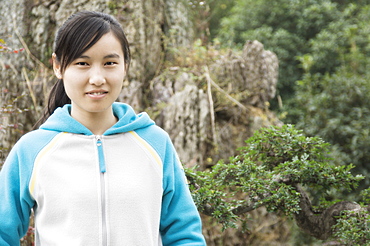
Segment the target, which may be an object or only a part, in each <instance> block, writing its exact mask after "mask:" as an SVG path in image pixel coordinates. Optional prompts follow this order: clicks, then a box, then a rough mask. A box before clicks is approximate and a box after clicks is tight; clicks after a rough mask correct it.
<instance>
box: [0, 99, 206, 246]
mask: <svg viewBox="0 0 370 246" xmlns="http://www.w3.org/2000/svg"><path fill="white" fill-rule="evenodd" d="M70 109H71V105H65V106H64V107H63V108H58V109H57V110H56V111H55V112H54V114H52V115H51V116H50V117H49V119H48V120H47V121H46V122H45V123H44V124H43V125H42V126H41V127H40V129H38V130H36V131H32V132H30V133H28V134H26V135H24V136H23V137H22V138H21V139H20V140H19V141H18V142H17V143H16V145H15V146H14V148H13V149H12V151H11V152H10V154H9V156H8V158H7V160H6V162H5V164H4V166H3V168H2V170H1V172H0V246H7V245H10V246H15V245H19V239H20V238H21V237H22V236H23V235H24V234H25V233H26V232H27V229H28V225H29V217H30V211H31V209H32V208H33V209H34V212H35V225H36V231H35V241H36V245H39V246H52V245H61V246H67V245H68V246H74V245H78V246H80V245H81V246H87V245H88V246H94V245H96V246H100V245H102V246H106V245H111V246H125V245H127V246H133V245H138V246H150V245H205V241H204V237H203V236H202V233H201V221H200V217H199V214H198V211H197V209H196V207H195V205H194V202H193V200H192V198H191V194H190V192H189V190H188V187H187V184H186V182H185V175H184V172H183V170H182V168H181V164H180V162H179V160H178V157H177V154H176V152H175V150H174V147H173V145H172V143H171V140H170V138H169V136H168V134H167V133H166V132H164V131H163V130H162V129H161V128H159V127H158V126H156V125H155V124H154V122H153V121H152V120H151V119H150V118H149V116H148V115H147V114H146V113H141V114H136V113H135V112H134V111H133V109H132V108H131V107H130V106H128V105H126V104H123V103H114V104H113V111H114V114H115V116H116V117H117V118H118V119H119V121H118V122H117V123H116V124H115V125H114V126H112V127H111V128H110V129H108V130H107V131H106V132H105V133H104V134H103V135H102V136H96V135H94V134H93V133H92V132H91V131H90V130H89V129H87V128H86V127H85V126H83V125H82V124H80V123H79V122H77V121H76V120H75V119H73V118H72V117H71V116H70V113H69V112H70Z"/></svg>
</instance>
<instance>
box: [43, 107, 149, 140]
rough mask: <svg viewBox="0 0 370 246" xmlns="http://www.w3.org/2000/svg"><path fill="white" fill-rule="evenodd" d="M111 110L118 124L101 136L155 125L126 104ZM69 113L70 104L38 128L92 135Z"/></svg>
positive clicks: (56, 111)
mask: <svg viewBox="0 0 370 246" xmlns="http://www.w3.org/2000/svg"><path fill="white" fill-rule="evenodd" d="M112 108H113V113H114V115H115V116H116V117H117V118H118V122H117V123H116V124H114V125H113V126H112V127H111V128H109V129H108V130H107V131H106V132H105V133H104V134H103V135H112V134H117V133H123V132H129V131H134V130H137V129H140V128H144V127H147V126H150V125H154V124H155V123H154V121H153V120H151V119H150V117H149V116H148V114H147V113H145V112H143V113H140V114H136V113H135V111H134V110H133V108H132V107H131V106H129V105H128V104H125V103H118V102H115V103H113V105H112ZM70 112H71V105H70V104H66V105H64V106H63V107H62V108H57V109H56V110H55V111H54V113H53V114H52V115H51V116H50V117H49V118H48V120H47V121H46V122H45V123H44V124H42V125H41V126H40V129H44V130H51V131H58V132H69V133H75V134H83V135H93V133H92V132H91V131H90V130H89V129H87V128H86V127H85V126H84V125H82V124H81V123H80V122H78V121H77V120H75V119H74V118H72V117H71V115H70Z"/></svg>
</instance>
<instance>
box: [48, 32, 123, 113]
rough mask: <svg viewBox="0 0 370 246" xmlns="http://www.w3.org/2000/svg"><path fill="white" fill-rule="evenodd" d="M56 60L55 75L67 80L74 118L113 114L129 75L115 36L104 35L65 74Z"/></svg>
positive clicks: (65, 83)
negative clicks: (114, 106) (113, 105)
mask: <svg viewBox="0 0 370 246" xmlns="http://www.w3.org/2000/svg"><path fill="white" fill-rule="evenodd" d="M53 60H54V71H55V74H56V76H57V77H58V78H62V79H63V82H64V88H65V91H66V93H67V95H68V97H69V98H70V99H71V102H72V112H71V115H72V117H75V118H79V117H81V116H83V117H85V116H88V114H100V115H104V113H112V104H113V102H114V101H115V100H116V99H117V98H118V95H119V94H120V92H121V89H122V85H123V80H124V77H125V75H126V71H125V61H124V55H123V50H122V46H121V43H120V42H119V41H118V39H117V38H116V37H115V36H114V35H113V34H112V33H107V34H105V35H103V36H102V37H101V38H100V39H99V41H98V42H97V43H95V44H94V45H93V46H92V47H91V48H89V49H88V50H87V51H86V52H85V53H83V54H82V55H81V56H80V57H78V58H77V59H76V60H74V61H73V62H72V63H71V64H69V65H68V66H67V68H66V69H65V71H64V73H63V74H61V73H60V64H59V63H58V62H57V61H56V57H55V55H53ZM86 114H87V115H86Z"/></svg>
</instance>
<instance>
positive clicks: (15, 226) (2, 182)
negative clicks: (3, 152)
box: [0, 134, 52, 246]
mask: <svg viewBox="0 0 370 246" xmlns="http://www.w3.org/2000/svg"><path fill="white" fill-rule="evenodd" d="M32 136H34V134H29V135H26V136H24V137H22V138H21V139H20V141H18V143H17V144H16V145H15V146H14V147H13V149H12V150H11V151H10V153H9V155H8V157H7V159H6V161H5V163H4V165H3V167H2V169H1V171H0V245H1V246H7V245H9V246H16V245H20V242H19V240H20V239H21V238H22V237H23V236H24V235H25V234H26V232H27V230H28V226H29V219H30V214H31V209H32V208H33V206H34V205H35V201H34V200H33V199H32V197H31V195H30V192H29V189H28V187H29V180H30V178H31V174H32V168H33V162H34V159H35V158H36V155H37V153H38V150H39V149H40V148H41V146H40V145H42V144H41V142H43V141H42V140H45V137H47V139H51V138H52V136H50V134H47V136H45V134H40V135H38V136H39V137H40V138H34V137H32Z"/></svg>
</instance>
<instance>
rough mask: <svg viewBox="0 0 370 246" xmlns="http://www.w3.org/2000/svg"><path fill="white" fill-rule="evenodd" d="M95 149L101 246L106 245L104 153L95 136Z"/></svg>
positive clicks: (99, 140)
mask: <svg viewBox="0 0 370 246" xmlns="http://www.w3.org/2000/svg"><path fill="white" fill-rule="evenodd" d="M95 139H96V147H97V149H98V160H99V170H100V192H101V200H100V205H101V214H102V246H106V245H107V241H108V240H107V215H106V212H105V205H106V204H105V203H106V201H105V195H106V194H105V175H104V174H105V172H106V167H105V158H104V151H103V142H102V141H101V136H100V135H96V136H95Z"/></svg>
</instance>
